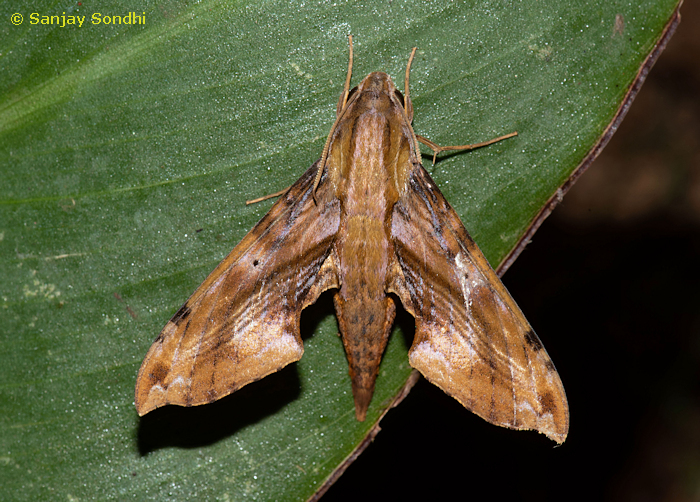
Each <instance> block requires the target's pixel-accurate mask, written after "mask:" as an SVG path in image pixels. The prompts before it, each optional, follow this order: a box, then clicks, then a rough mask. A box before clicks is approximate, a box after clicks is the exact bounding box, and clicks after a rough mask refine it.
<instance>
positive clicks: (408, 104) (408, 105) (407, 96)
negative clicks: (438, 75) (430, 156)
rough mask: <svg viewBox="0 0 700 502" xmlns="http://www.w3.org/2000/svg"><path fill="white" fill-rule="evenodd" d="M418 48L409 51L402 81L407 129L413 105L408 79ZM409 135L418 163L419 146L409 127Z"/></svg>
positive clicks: (411, 116) (411, 119) (411, 118)
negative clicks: (404, 77)
mask: <svg viewBox="0 0 700 502" xmlns="http://www.w3.org/2000/svg"><path fill="white" fill-rule="evenodd" d="M417 48H418V47H414V48H413V50H412V51H411V57H409V58H408V64H407V65H406V79H405V80H404V83H403V90H404V98H403V102H404V112H405V113H406V119H407V120H408V124H409V127H410V125H411V122H412V121H413V103H411V98H410V94H409V93H410V91H409V86H408V78H409V76H410V75H411V63H413V56H415V55H416V49H417ZM410 129H411V133H412V134H413V148H415V150H416V157H417V158H418V161H419V162H420V146H419V145H418V138H417V137H416V133H415V132H414V131H413V128H412V127H411V128H410Z"/></svg>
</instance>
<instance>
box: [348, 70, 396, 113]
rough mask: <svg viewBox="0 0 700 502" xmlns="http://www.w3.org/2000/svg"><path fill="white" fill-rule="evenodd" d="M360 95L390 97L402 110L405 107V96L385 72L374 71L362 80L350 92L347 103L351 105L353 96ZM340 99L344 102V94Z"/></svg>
mask: <svg viewBox="0 0 700 502" xmlns="http://www.w3.org/2000/svg"><path fill="white" fill-rule="evenodd" d="M358 93H359V94H365V93H367V94H370V95H372V96H373V97H374V98H380V97H381V96H386V97H389V99H390V100H391V101H394V102H395V103H398V104H399V105H401V107H402V108H403V107H405V104H404V97H403V94H402V93H401V91H399V90H398V89H397V88H396V85H394V82H393V81H392V80H391V77H390V76H389V75H387V74H386V73H384V72H383V71H374V72H372V73H370V74H369V75H367V76H366V77H365V78H364V79H362V82H360V85H358V86H357V87H353V88H352V89H350V92H349V93H348V99H347V103H350V102H351V101H352V98H353V96H355V94H358ZM340 99H341V101H342V100H343V95H342V94H341V95H340ZM339 104H340V103H339ZM339 108H340V106H339ZM340 111H342V110H340V109H339V110H338V113H340Z"/></svg>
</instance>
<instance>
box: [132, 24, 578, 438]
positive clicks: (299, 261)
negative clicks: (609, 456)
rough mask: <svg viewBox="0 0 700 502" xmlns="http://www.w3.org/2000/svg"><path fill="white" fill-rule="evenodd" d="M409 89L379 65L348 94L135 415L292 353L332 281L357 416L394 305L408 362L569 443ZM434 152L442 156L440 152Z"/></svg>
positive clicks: (219, 387) (142, 380) (217, 276)
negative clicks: (440, 182)
mask: <svg viewBox="0 0 700 502" xmlns="http://www.w3.org/2000/svg"><path fill="white" fill-rule="evenodd" d="M415 50H416V49H415V48H414V49H413V52H412V53H411V56H410V58H409V61H408V64H407V65H406V76H405V86H404V90H405V94H402V93H401V92H400V91H399V90H398V89H397V88H396V86H395V85H394V83H393V81H392V80H391V78H390V77H389V75H387V74H386V73H382V72H373V73H370V74H369V75H368V76H367V77H365V78H364V80H362V82H361V83H360V85H358V86H357V87H354V88H353V89H350V77H351V74H352V62H353V51H352V37H350V63H349V65H348V72H347V78H346V81H345V86H344V89H343V92H342V94H341V96H340V99H339V102H338V106H337V114H336V120H335V123H334V124H333V127H332V128H331V131H330V133H329V135H328V138H327V140H326V143H325V146H324V148H323V152H322V154H321V158H320V159H319V160H318V161H316V162H315V163H314V164H313V165H312V166H311V167H310V168H309V169H308V170H307V171H306V172H305V173H304V174H303V175H302V177H301V178H300V179H299V180H298V181H297V182H296V183H294V184H293V185H292V186H291V187H289V188H288V189H287V190H286V191H285V192H284V194H283V196H282V197H281V198H280V199H279V200H278V201H277V202H276V203H275V204H274V205H273V206H272V208H271V209H270V211H269V212H268V213H267V214H266V215H265V216H264V217H263V218H262V220H260V222H258V224H257V225H255V227H254V228H253V229H252V230H251V231H250V232H249V233H248V234H247V235H246V236H245V237H244V238H243V240H242V241H241V242H240V244H238V245H237V246H236V247H235V248H234V249H233V251H231V253H230V254H229V255H228V256H227V257H226V258H225V259H224V260H223V261H222V262H221V263H220V264H219V265H218V266H217V267H216V269H214V271H213V272H212V273H211V274H210V275H209V277H207V278H206V280H205V281H204V282H203V283H202V285H201V286H199V288H197V290H196V291H195V292H194V294H192V296H191V297H190V298H189V300H187V302H186V303H185V304H184V305H183V306H182V308H180V310H178V312H177V313H176V314H175V315H174V316H173V318H172V319H171V320H170V321H169V322H168V323H167V324H166V325H165V327H164V328H163V331H162V332H161V333H160V335H159V336H158V338H157V339H156V340H155V342H154V343H153V345H152V346H151V348H150V350H149V351H148V353H147V354H146V357H145V359H144V361H143V364H142V365H141V369H140V370H139V373H138V378H137V382H136V401H135V403H136V409H137V411H138V413H139V415H141V416H143V415H144V414H146V413H148V412H149V411H151V410H153V409H155V408H158V407H160V406H164V405H166V404H176V405H181V406H195V405H201V404H205V403H211V402H212V401H215V400H217V399H220V398H222V397H224V396H226V395H228V394H230V393H232V392H234V391H236V390H238V389H240V388H241V387H243V386H244V385H246V384H249V383H251V382H254V381H256V380H259V379H261V378H263V377H264V376H266V375H269V374H270V373H273V372H276V371H278V370H280V369H281V368H283V367H284V366H286V365H288V364H290V363H292V362H294V361H298V360H299V359H300V358H301V356H302V354H303V352H304V347H303V344H302V339H301V336H300V333H299V319H300V315H301V311H302V310H303V309H304V308H306V307H307V306H309V305H311V304H313V303H314V302H315V301H316V300H317V298H318V297H319V295H320V294H321V293H323V292H324V291H326V290H329V289H333V290H335V294H334V297H333V300H334V306H335V311H336V315H337V318H338V325H339V328H340V335H341V337H342V340H343V345H344V347H345V352H346V355H347V360H348V365H349V372H350V377H351V381H352V393H353V397H354V401H355V414H356V417H357V419H358V420H364V419H365V416H366V413H367V408H368V406H369V404H370V400H371V399H372V394H373V392H374V385H375V380H376V378H377V372H378V368H379V363H380V361H381V359H382V354H383V352H384V349H385V347H386V344H387V341H388V338H389V334H390V332H391V327H392V324H393V321H394V315H395V312H396V302H397V301H400V302H401V304H402V305H403V307H404V308H405V309H406V311H408V312H409V313H410V314H411V315H413V317H414V318H415V336H414V340H413V344H412V346H411V348H410V351H409V355H408V356H409V362H410V364H411V366H412V367H413V368H416V369H417V370H418V371H420V372H421V373H422V374H423V375H424V376H425V377H426V378H427V379H428V380H429V381H430V382H432V383H434V384H435V385H437V386H438V387H440V388H441V389H442V390H443V391H445V392H446V393H447V394H449V395H451V396H453V397H454V398H455V399H457V400H458V401H459V402H460V403H462V405H464V406H465V407H466V408H468V409H469V410H471V411H472V412H474V413H476V414H477V415H479V416H480V417H482V418H484V419H486V420H487V421H489V422H491V423H493V424H496V425H500V426H504V427H509V428H512V429H534V430H537V431H539V432H541V433H543V434H545V435H547V437H549V438H550V439H553V440H554V441H556V442H558V443H562V442H563V441H564V440H565V439H566V435H567V432H568V428H569V411H568V404H567V400H566V395H565V393H564V388H563V386H562V383H561V380H560V378H559V375H558V373H557V371H556V369H555V368H554V365H553V364H552V361H551V359H550V358H549V356H548V355H547V352H546V351H545V349H544V347H543V346H542V343H541V342H540V340H539V338H538V337H537V335H536V334H535V332H534V331H533V330H532V328H531V327H530V325H529V324H528V322H527V320H526V319H525V317H524V315H523V313H522V312H521V311H520V309H519V308H518V306H517V305H516V303H515V302H514V301H513V299H512V298H511V297H510V295H509V293H508V291H507V290H506V288H505V286H504V285H503V284H502V283H501V281H500V280H499V278H498V277H497V275H496V274H495V272H494V271H493V269H492V268H491V266H490V265H489V263H488V261H487V260H486V258H485V257H484V255H483V254H482V253H481V251H480V250H479V248H478V247H477V245H476V244H475V243H474V241H473V240H472V239H471V237H470V236H469V234H468V233H467V231H466V229H465V228H464V225H462V222H461V221H460V219H459V217H458V216H457V214H456V213H455V211H454V210H453V209H452V207H450V205H449V204H448V202H447V201H446V200H445V197H444V196H443V195H442V193H440V190H439V189H438V187H437V186H436V185H435V182H434V181H433V180H432V179H431V177H430V175H429V174H428V173H427V172H426V170H425V169H424V168H423V166H422V164H421V153H420V148H419V141H420V142H423V143H425V144H427V145H428V146H429V147H430V148H432V149H433V151H434V156H435V155H437V154H438V152H441V151H444V150H451V149H464V150H466V149H471V148H475V147H477V146H484V145H487V144H491V143H493V142H495V141H500V140H502V139H505V138H506V137H510V136H513V135H515V134H516V133H512V134H510V135H507V136H504V137H500V138H496V139H494V140H491V141H487V142H484V143H479V144H476V145H461V146H449V147H440V146H438V145H436V144H435V143H433V142H432V141H430V140H427V139H425V138H422V137H421V136H417V135H416V134H415V133H414V131H413V128H412V127H411V123H412V119H413V105H412V103H411V99H410V97H409V85H408V80H409V73H410V68H411V63H412V61H413V57H414V55H415ZM433 160H435V157H433Z"/></svg>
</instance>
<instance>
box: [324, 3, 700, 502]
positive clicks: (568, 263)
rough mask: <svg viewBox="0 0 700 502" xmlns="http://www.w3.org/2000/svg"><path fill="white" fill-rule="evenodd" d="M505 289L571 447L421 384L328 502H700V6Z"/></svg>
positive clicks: (689, 10)
mask: <svg viewBox="0 0 700 502" xmlns="http://www.w3.org/2000/svg"><path fill="white" fill-rule="evenodd" d="M681 15H682V20H681V24H680V26H679V28H678V30H677V31H676V34H675V35H674V36H673V38H672V39H671V41H670V42H669V44H668V46H667V48H666V51H665V52H664V53H663V54H662V55H661V57H660V58H659V60H658V62H657V64H656V66H655V67H654V68H653V69H652V71H651V72H650V74H649V77H648V78H647V81H646V83H645V84H644V86H643V87H642V89H641V92H640V93H639V95H638V96H637V98H636V100H635V102H634V104H633V105H632V107H631V109H630V111H629V113H628V115H627V117H626V118H625V120H624V121H623V123H622V125H621V126H620V128H619V130H618V131H617V133H616V134H615V135H614V136H613V138H612V140H611V141H610V143H609V144H608V146H607V147H606V149H605V150H604V151H603V153H602V154H601V156H600V157H599V158H598V159H597V160H596V161H595V162H594V163H593V165H592V166H591V168H590V169H589V170H588V171H587V172H586V173H585V174H584V175H583V176H582V177H581V178H580V179H579V181H578V182H577V183H576V184H575V185H574V187H573V188H572V190H571V191H570V192H569V193H568V194H567V195H566V197H565V198H564V200H563V202H562V203H561V204H560V206H559V207H558V208H557V209H555V211H554V212H553V214H552V215H551V216H550V217H549V218H548V219H547V220H546V221H545V222H544V224H543V225H542V227H541V228H540V230H539V231H538V232H537V234H536V235H535V237H534V239H533V241H532V243H531V244H530V245H529V246H528V247H527V248H526V249H525V251H524V252H523V253H522V255H521V256H520V257H519V258H518V260H517V261H516V262H515V264H514V265H513V266H512V267H511V269H510V270H509V271H508V272H507V273H506V274H505V276H504V282H505V284H506V286H507V287H508V289H509V290H510V291H511V294H512V295H513V297H514V298H515V300H516V301H517V302H518V304H519V305H520V306H521V308H522V310H523V312H524V313H525V315H526V316H527V317H528V319H529V320H530V322H531V323H532V325H533V326H534V328H535V330H536V331H537V332H538V334H539V335H540V338H541V339H542V341H543V343H544V345H545V347H546V348H547V350H548V352H549V354H550V356H551V357H552V359H553V361H554V363H555V364H556V366H557V369H558V370H559V373H560V375H561V378H562V380H563V382H564V387H565V388H566V391H567V395H568V399H569V406H570V409H571V428H570V432H569V437H568V439H567V441H566V442H565V443H564V445H563V446H561V447H559V448H555V447H554V445H555V443H554V442H552V441H549V440H548V439H546V438H545V437H544V436H542V435H540V434H537V433H534V432H516V431H510V430H507V429H502V428H499V427H495V426H492V425H489V424H487V423H486V422H484V421H483V420H481V419H480V418H478V417H476V416H475V415H472V414H471V413H469V412H468V411H466V410H465V409H464V408H462V406H461V405H460V404H459V403H457V401H455V400H453V399H451V398H450V397H448V396H447V395H445V394H444V393H443V392H442V391H440V390H439V389H438V388H437V387H434V386H432V385H430V384H429V383H427V382H426V381H425V380H423V379H421V380H420V382H419V383H418V384H417V385H416V387H415V388H414V389H413V391H412V392H411V393H410V394H409V396H408V397H407V398H406V400H405V401H404V402H403V403H402V404H401V405H400V406H399V407H398V408H396V409H395V410H392V411H390V412H389V413H388V414H387V416H386V418H385V419H384V420H383V421H382V422H381V427H382V432H380V433H379V435H378V436H377V438H376V440H375V441H374V443H373V444H371V445H370V446H369V447H368V448H367V450H366V451H365V452H364V453H363V454H362V455H361V456H360V458H359V459H358V460H357V461H356V462H355V463H354V464H353V465H351V466H350V467H349V469H348V470H347V472H346V473H345V474H344V475H343V476H342V477H341V478H340V479H339V480H338V482H337V483H336V484H335V485H334V486H333V487H332V488H331V489H330V490H329V491H328V493H327V494H326V495H325V496H324V498H323V500H324V501H328V502H331V501H345V500H445V499H448V498H449V499H458V500H463V499H469V500H484V499H487V498H488V499H491V500H506V499H508V500H538V501H546V500H634V501H657V500H663V501H667V500H668V501H691V500H694V501H700V370H699V368H700V265H698V260H699V259H700V232H699V230H700V101H699V100H698V97H699V96H700V35H698V33H700V31H699V30H698V26H700V4H699V3H698V2H697V1H686V4H685V5H684V6H683V8H682V9H681Z"/></svg>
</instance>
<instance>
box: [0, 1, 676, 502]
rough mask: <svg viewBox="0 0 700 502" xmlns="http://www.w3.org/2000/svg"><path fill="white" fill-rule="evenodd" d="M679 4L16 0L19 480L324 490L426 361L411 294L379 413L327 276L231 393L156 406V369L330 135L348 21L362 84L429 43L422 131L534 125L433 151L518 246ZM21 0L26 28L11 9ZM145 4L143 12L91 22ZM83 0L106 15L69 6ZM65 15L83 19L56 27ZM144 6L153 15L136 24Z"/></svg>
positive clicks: (13, 419)
mask: <svg viewBox="0 0 700 502" xmlns="http://www.w3.org/2000/svg"><path fill="white" fill-rule="evenodd" d="M675 8H676V1H675V0H655V1H651V0H649V1H640V2H622V1H612V2H611V1H602V0H598V1H589V2H582V1H572V2H554V1H534V0H529V1H524V2H519V3H516V4H513V3H512V2H487V3H483V2H466V3H453V2H434V3H430V4H419V3H409V4H407V5H403V4H400V3H398V2H391V3H387V2H378V1H368V2H365V3H363V4H362V5H361V6H360V5H354V4H352V3H343V2H340V3H325V2H319V3H318V4H313V5H311V4H296V3H288V2H272V1H269V2H230V3H226V2H212V1H203V2H199V3H180V2H171V3H168V2H159V3H155V2H147V1H146V2H141V3H139V4H138V10H134V9H136V7H135V4H133V3H126V2H124V3H120V2H101V3H100V5H99V6H95V7H93V6H91V5H79V4H78V3H72V4H70V5H68V6H61V7H59V6H57V4H55V3H54V2H35V3H33V4H32V6H31V8H30V7H24V6H22V7H21V8H18V7H10V6H8V5H3V6H2V7H0V14H1V15H0V19H2V20H3V21H2V23H0V64H1V65H2V72H0V159H1V163H0V169H1V171H0V176H1V178H0V179H1V180H2V181H1V182H0V263H1V265H0V274H1V279H2V280H1V281H0V306H1V309H2V314H3V315H2V321H3V326H2V330H1V331H0V367H1V368H2V369H0V375H1V379H0V407H1V409H2V415H1V418H0V426H1V430H2V432H1V433H0V484H1V485H2V487H3V488H2V490H3V493H5V494H9V496H10V498H12V499H16V500H65V499H85V500H89V499H112V500H122V499H127V498H129V499H155V500H162V499H165V498H173V499H177V500H186V499H187V500H205V499H221V500H240V499H243V498H246V497H247V498H251V499H259V500H304V499H307V498H308V497H310V496H311V495H313V494H314V492H315V491H316V490H317V489H318V488H319V486H321V484H322V483H323V482H324V480H325V479H326V478H327V477H328V476H330V475H331V474H332V473H333V471H334V469H336V468H337V466H338V465H340V464H341V462H342V461H343V459H345V457H347V456H348V455H350V454H351V452H352V451H353V450H354V449H355V448H357V446H358V445H359V444H361V443H362V441H363V439H364V438H365V437H366V436H367V434H368V433H369V432H370V431H371V430H372V428H373V426H374V424H375V423H376V421H377V420H378V419H379V417H380V415H381V414H382V413H383V411H384V409H385V408H386V406H387V405H388V404H389V403H390V402H391V401H392V399H393V398H394V396H396V394H397V393H398V392H399V391H400V389H401V388H402V386H403V385H404V383H405V382H406V380H407V378H408V376H409V374H410V368H409V366H408V360H407V357H406V353H407V350H408V346H409V345H410V342H411V337H412V332H413V326H412V324H411V323H412V321H411V319H410V316H406V315H404V316H403V317H401V318H400V320H399V322H398V323H397V325H398V326H399V327H400V328H402V329H399V328H397V329H396V332H395V333H394V335H393V336H392V339H391V342H390V344H389V347H388V349H387V353H386V355H385V357H384V361H383V363H382V367H381V370H380V376H379V380H378V382H377V390H376V394H375V397H374V399H373V401H372V405H371V407H370V410H369V413H368V420H367V421H366V422H364V423H360V422H357V421H356V420H355V417H354V408H353V402H352V396H351V392H350V381H349V377H348V375H347V363H346V361H345V355H344V352H343V348H342V344H341V342H340V340H339V339H338V337H337V336H335V335H336V332H337V325H336V321H335V318H334V315H333V308H332V302H331V301H330V297H329V296H328V295H326V296H324V297H322V298H321V299H320V300H319V302H318V304H317V305H315V306H313V307H311V308H310V309H308V311H306V312H305V313H304V316H303V317H302V334H303V336H304V337H305V355H304V358H303V359H302V361H301V362H299V363H298V364H295V365H292V366H291V367H288V368H286V369H285V370H283V371H281V372H280V373H278V374H276V375H272V376H270V377H267V378H266V379H263V380H262V381H260V382H257V383H255V384H252V385H250V386H248V387H246V388H245V389H243V390H241V391H239V392H237V393H236V394H234V395H233V396H231V397H229V398H226V399H223V400H221V401H219V402H217V403H215V404H212V405H208V406H205V407H200V408H196V409H182V408H175V407H166V408H165V409H162V410H157V411H156V412H154V413H152V414H149V415H147V416H146V417H145V418H143V419H139V418H138V416H137V414H136V411H135V409H134V407H133V391H134V384H135V377H136V373H137V371H138V368H139V365H140V363H141V360H142V358H143V356H144V355H145V353H146V351H147V349H148V347H149V346H150V344H151V342H152V341H153V339H154V338H155V336H156V335H157V334H158V333H159V332H160V329H161V328H162V327H163V325H164V323H165V322H166V321H167V320H168V319H169V318H170V317H171V316H172V315H173V314H174V313H175V311H176V310H177V308H179V306H180V305H181V304H182V303H183V302H184V301H185V300H186V299H187V297H188V295H189V294H190V293H191V292H192V291H194V289H195V288H196V287H197V285H198V284H199V283H200V282H201V281H202V280H203V279H204V277H206V275H207V274H208V272H209V271H211V270H212V269H213V268H214V266H215V265H216V264H217V263H218V261H219V260H220V259H222V258H223V257H224V256H225V255H226V254H227V253H228V252H229V251H230V250H231V249H232V248H233V247H234V246H235V244H236V243H237V242H238V241H239V240H240V239H241V238H242V237H243V235H244V234H245V233H246V232H247V231H248V230H249V229H250V228H251V227H252V226H253V225H254V224H255V222H256V221H257V220H258V219H259V218H260V217H262V215H263V214H264V213H265V212H266V210H267V208H269V205H270V204H269V203H263V204H258V205H254V206H245V204H244V201H245V200H246V199H249V198H254V197H256V196H260V195H264V194H266V193H270V192H274V191H277V190H279V189H281V188H283V187H285V186H288V185H290V184H291V183H292V182H293V181H294V180H295V179H296V178H298V177H299V176H300V175H301V173H302V172H303V171H304V170H305V169H306V168H307V167H308V166H309V165H311V163H312V162H313V161H314V160H316V159H317V158H318V157H319V156H320V152H321V149H322V147H323V142H324V140H325V137H326V135H327V133H328V130H329V128H330V126H331V124H332V123H333V120H334V117H335V106H336V102H337V98H338V95H339V94H340V91H341V90H342V85H343V82H344V78H345V72H346V68H347V35H348V34H349V33H352V34H353V35H354V41H355V66H354V79H353V81H354V82H355V83H357V82H359V80H360V79H361V78H362V77H363V76H364V75H366V74H367V73H369V72H370V71H376V70H383V71H386V72H388V73H389V74H390V75H392V77H393V78H394V80H395V81H396V82H397V84H398V85H399V86H400V87H401V86H402V81H403V79H402V76H403V71H404V69H405V65H406V62H407V59H408V55H409V54H410V50H411V48H412V47H414V46H417V47H418V48H419V49H418V53H417V56H416V59H415V61H414V63H413V70H412V80H411V84H412V88H411V94H412V96H413V99H414V109H415V119H414V126H415V129H416V132H417V133H419V134H421V135H423V136H426V137H428V138H430V139H432V140H433V141H435V142H437V143H439V144H461V143H464V142H478V141H483V140H487V139H490V138H492V137H494V136H498V135H501V134H505V133H508V132H511V131H513V130H517V131H518V132H519V136H518V137H517V138H514V139H510V140H507V141H503V142H501V143H498V144H496V145H493V146H490V147H487V148H483V149H480V150H477V151H474V152H471V153H458V154H443V155H441V158H442V160H441V161H440V162H439V163H438V164H437V166H436V167H435V168H434V169H432V173H433V177H434V179H435V181H436V183H438V185H439V186H440V187H441V189H442V190H443V192H444V194H445V196H446V197H447V199H448V200H449V201H450V202H451V203H452V204H453V206H454V207H455V209H456V210H457V212H458V213H459V214H460V216H461V217H462V218H463V220H464V222H465V224H466V226H467V228H468V229H469V230H470V231H471V233H472V235H473V237H474V238H475V240H476V241H477V243H478V244H479V245H480V246H481V247H482V249H483V251H484V252H485V254H486V255H487V257H488V258H489V259H490V260H491V262H492V263H494V264H497V263H499V262H501V260H503V258H504V257H505V256H506V255H507V254H508V253H509V252H510V251H511V250H512V249H513V248H514V246H515V245H516V244H517V243H518V242H519V240H520V239H521V237H522V236H523V235H524V234H525V232H526V231H527V229H528V226H529V225H530V223H531V222H532V221H533V218H535V217H536V215H537V214H538V213H539V212H540V210H541V209H542V208H543V206H544V205H545V204H546V203H547V201H548V200H549V199H550V197H552V195H553V194H555V193H556V191H557V189H558V188H559V187H560V186H561V185H562V184H563V183H564V182H565V181H566V180H567V179H568V178H569V176H570V175H571V173H572V172H573V171H574V170H575V169H576V167H577V166H578V165H579V164H580V163H581V162H582V159H584V158H585V157H586V155H587V153H588V152H589V150H590V149H591V148H592V147H593V145H594V144H596V142H597V141H598V140H599V139H600V137H601V134H602V133H603V131H604V130H605V128H606V127H607V126H608V124H609V123H610V121H611V120H612V118H613V117H614V115H615V113H616V112H617V110H618V107H619V106H620V103H621V102H622V100H623V98H624V96H625V93H626V92H627V90H628V88H629V86H630V85H631V84H632V83H633V81H634V79H635V77H636V74H637V71H638V69H639V68H640V65H642V63H643V61H644V60H645V58H646V57H647V55H648V54H649V53H650V51H651V50H652V49H653V48H654V47H655V44H656V43H657V41H658V39H659V38H660V36H661V34H662V30H663V29H664V26H665V25H666V23H667V22H668V20H669V18H670V17H671V15H672V14H673V12H674V9H675ZM24 9H26V10H24ZM17 11H19V13H20V14H22V15H23V18H24V20H23V23H22V24H21V25H13V24H12V23H11V22H10V17H11V15H12V14H13V13H14V12H17ZM132 11H133V12H134V14H133V16H130V17H129V18H128V19H129V20H130V21H132V24H128V25H125V24H114V23H113V22H112V23H110V24H105V23H104V22H102V23H101V24H92V20H93V19H97V18H98V17H99V18H100V19H101V20H102V21H105V20H106V19H107V16H115V15H119V16H125V15H128V13H129V12H132ZM33 13H36V14H37V16H35V17H34V19H38V20H39V21H40V22H39V24H32V20H33ZM63 13H65V16H76V15H77V16H85V19H84V21H83V23H84V24H83V25H82V26H81V27H79V26H75V25H70V24H67V25H62V24H63V18H62V16H63V15H64V14H63ZM98 13H99V14H100V16H94V18H93V15H94V14H98ZM51 15H54V16H59V17H58V18H57V19H55V21H57V22H58V23H59V24H52V25H51V24H49V25H45V24H41V21H42V19H44V18H42V16H51ZM135 16H140V17H139V18H138V20H140V21H144V20H145V22H143V23H142V24H133V21H136V20H137V19H136V17H135ZM616 18H617V19H618V21H617V24H616ZM109 19H110V21H114V20H115V18H113V17H109ZM46 20H47V21H51V18H46ZM67 20H70V18H67ZM620 20H622V21H623V22H622V23H621V22H620ZM426 160H427V159H426Z"/></svg>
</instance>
